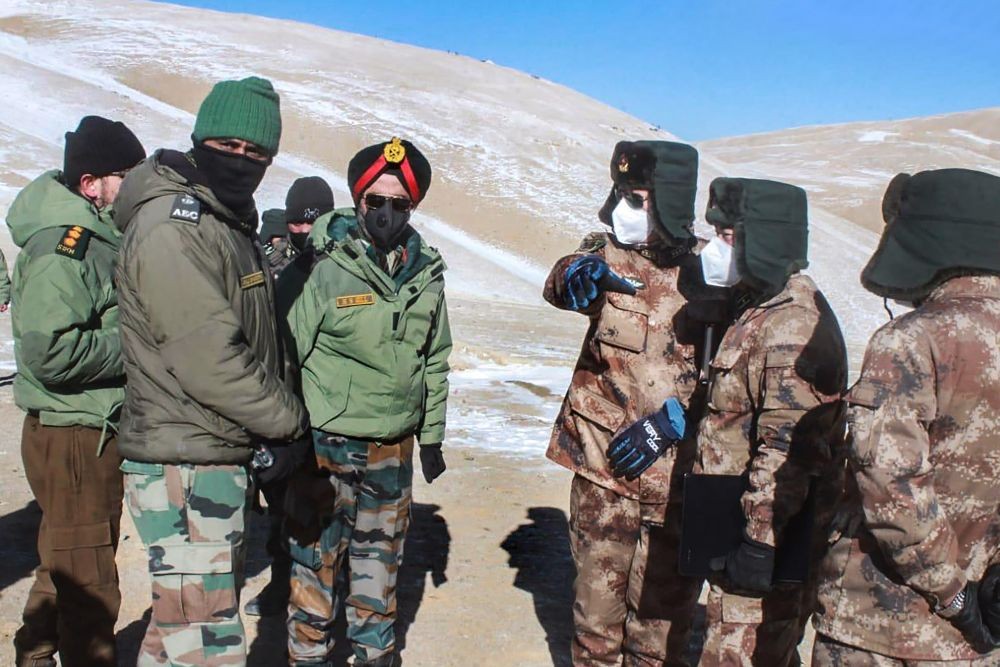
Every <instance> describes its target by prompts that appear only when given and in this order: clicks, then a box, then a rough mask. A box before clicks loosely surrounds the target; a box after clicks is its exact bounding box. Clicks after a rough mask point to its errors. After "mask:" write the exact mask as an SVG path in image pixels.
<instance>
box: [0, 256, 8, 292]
mask: <svg viewBox="0 0 1000 667" xmlns="http://www.w3.org/2000/svg"><path fill="white" fill-rule="evenodd" d="M3 303H10V276H9V275H7V258H6V257H4V256H3V252H2V251H0V304H3Z"/></svg>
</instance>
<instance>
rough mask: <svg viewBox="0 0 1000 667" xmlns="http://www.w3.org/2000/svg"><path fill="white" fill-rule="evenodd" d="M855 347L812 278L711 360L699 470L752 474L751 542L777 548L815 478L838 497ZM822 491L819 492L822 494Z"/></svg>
mask: <svg viewBox="0 0 1000 667" xmlns="http://www.w3.org/2000/svg"><path fill="white" fill-rule="evenodd" d="M846 385H847V350H846V347H845V345H844V338H843V336H842V335H841V332H840V326H839V325H838V324H837V318H836V316H834V314H833V311H832V310H831V309H830V306H829V305H828V304H827V302H826V299H825V298H824V297H823V295H822V293H821V292H820V291H819V289H817V287H816V285H815V283H813V281H812V279H811V278H809V277H808V276H805V275H801V274H796V275H793V276H792V277H791V278H790V279H789V281H788V284H787V285H786V286H785V289H784V290H782V291H781V293H779V294H778V295H777V296H775V297H773V298H771V299H769V300H768V301H766V302H764V303H762V304H760V305H758V306H753V307H751V308H749V309H747V310H746V311H744V312H743V313H742V314H741V315H740V316H739V318H738V319H737V321H736V322H734V323H733V324H732V326H730V328H729V330H728V331H727V332H726V335H725V336H724V337H723V339H722V342H721V344H720V345H719V349H718V351H717V352H716V353H715V356H714V357H713V359H712V382H711V387H710V389H709V392H708V405H707V408H706V410H705V418H704V419H703V420H702V422H701V424H700V425H699V428H698V462H697V466H696V469H697V471H698V472H703V473H707V474H716V475H741V474H744V473H749V484H748V490H747V491H746V493H744V494H743V499H742V502H743V513H744V516H746V518H747V525H746V533H747V536H748V537H750V538H751V539H753V540H756V541H758V542H762V543H765V544H769V545H771V546H774V545H775V543H776V542H775V536H776V535H780V533H781V530H782V528H783V527H784V526H785V524H786V523H787V521H788V519H789V518H791V517H792V516H794V515H795V514H796V513H798V511H799V510H800V509H801V508H802V506H803V503H804V502H805V500H806V497H807V495H808V493H809V488H810V483H811V482H812V480H813V479H814V478H820V477H822V478H823V481H824V482H825V484H824V486H825V488H824V489H822V495H823V496H824V498H827V499H829V500H828V502H829V501H832V500H835V499H836V496H837V495H838V494H839V491H840V485H839V484H838V483H837V480H838V479H842V474H841V473H840V472H838V463H839V464H840V467H841V468H842V467H843V441H844V416H843V414H844V410H843V404H842V402H841V397H842V395H843V392H844V390H845V389H846ZM816 492H817V493H820V492H821V491H820V490H817V491H816Z"/></svg>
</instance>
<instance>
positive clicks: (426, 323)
mask: <svg viewBox="0 0 1000 667" xmlns="http://www.w3.org/2000/svg"><path fill="white" fill-rule="evenodd" d="M443 290H444V285H443V284H431V285H428V286H427V287H426V288H424V289H423V290H422V291H421V290H420V289H419V288H417V287H416V286H411V287H404V288H403V289H402V290H401V291H400V293H399V298H400V299H402V300H403V311H402V315H401V317H402V323H401V325H400V328H399V331H398V332H397V337H400V338H405V339H406V340H408V341H413V343H414V345H416V346H417V347H418V348H420V349H423V348H424V345H423V343H424V341H426V340H427V337H428V336H429V335H430V331H431V327H432V326H433V324H434V318H435V317H436V315H437V309H438V303H439V302H440V298H441V292H442V291H443Z"/></svg>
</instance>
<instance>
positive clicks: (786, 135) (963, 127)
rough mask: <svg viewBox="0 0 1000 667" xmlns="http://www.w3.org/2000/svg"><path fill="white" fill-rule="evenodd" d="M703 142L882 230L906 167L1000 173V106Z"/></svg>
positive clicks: (738, 164)
mask: <svg viewBox="0 0 1000 667" xmlns="http://www.w3.org/2000/svg"><path fill="white" fill-rule="evenodd" d="M699 147H700V148H702V149H703V150H704V151H706V152H708V153H710V154H712V155H714V156H716V157H717V158H719V159H720V160H723V161H725V162H726V163H728V164H730V165H731V166H732V167H733V168H734V169H737V170H739V169H753V170H755V171H759V172H764V173H768V174H770V175H771V176H772V177H774V178H777V179H780V180H788V181H790V182H792V183H796V184H797V185H801V186H803V187H805V188H806V190H808V191H809V199H810V202H811V203H812V204H813V205H818V206H821V207H823V208H825V209H827V210H828V211H830V212H832V213H835V214H837V215H840V216H843V217H844V218H846V219H848V220H850V221H851V222H853V223H855V224H857V225H860V226H863V227H867V228H868V229H870V230H873V231H876V232H878V231H879V230H880V229H881V227H882V215H881V211H880V208H879V206H880V202H881V201H882V193H883V192H884V191H885V186H886V185H887V184H888V182H889V180H890V179H891V178H892V177H893V176H895V175H896V174H897V173H899V172H901V171H905V172H909V173H914V172H917V171H922V170H924V169H940V168H944V167H965V168H968V169H980V170H983V171H987V172H991V173H994V174H1000V107H998V108H992V109H981V110H978V111H968V112H963V113H953V114H946V115H942V116H929V117H926V118H911V119H907V120H896V121H872V122H864V123H847V124H843V125H826V126H819V127H800V128H794V129H790V130H781V131H779V132H768V133H766V134H753V135H748V136H743V137H730V138H726V139H718V140H715V141H707V142H703V143H701V144H700V145H699Z"/></svg>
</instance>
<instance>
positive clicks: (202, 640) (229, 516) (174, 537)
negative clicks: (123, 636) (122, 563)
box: [122, 460, 249, 667]
mask: <svg viewBox="0 0 1000 667" xmlns="http://www.w3.org/2000/svg"><path fill="white" fill-rule="evenodd" d="M122 471H123V472H124V473H125V497H126V499H127V504H128V508H129V511H130V512H131V513H132V519H133V521H134V522H135V527H136V530H138V532H139V536H140V537H141V538H142V541H143V543H144V544H145V545H146V547H147V550H148V552H149V571H150V573H151V574H152V578H153V600H154V602H155V606H156V610H155V614H154V615H153V620H152V621H151V623H150V626H149V629H148V631H147V632H146V637H145V639H144V640H143V644H142V650H141V651H140V652H139V661H138V663H137V664H138V665H139V666H140V667H146V666H147V665H171V666H172V667H185V666H188V665H190V666H191V667H221V666H222V665H245V664H246V642H245V640H244V634H243V623H242V622H241V621H240V614H239V605H238V597H239V595H238V592H237V591H239V590H240V588H242V583H243V582H242V578H243V563H244V560H245V555H246V542H245V541H244V539H243V536H244V534H245V528H246V508H247V507H248V506H249V503H247V494H248V489H247V486H248V484H247V479H248V477H247V471H246V468H245V467H244V466H241V465H207V466H200V465H194V464H179V465H164V464H160V463H139V462H136V461H128V460H126V461H125V463H123V464H122ZM168 655H169V658H168Z"/></svg>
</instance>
